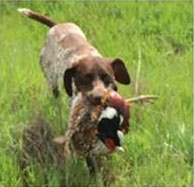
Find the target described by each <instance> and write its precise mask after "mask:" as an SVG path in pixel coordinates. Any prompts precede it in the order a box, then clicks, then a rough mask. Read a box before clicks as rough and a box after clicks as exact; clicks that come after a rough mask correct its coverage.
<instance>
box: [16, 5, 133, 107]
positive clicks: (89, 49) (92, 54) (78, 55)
mask: <svg viewBox="0 0 194 187" xmlns="http://www.w3.org/2000/svg"><path fill="white" fill-rule="evenodd" d="M18 11H19V12H20V13H22V14H23V15H25V16H27V17H29V18H31V19H34V20H36V21H39V22H41V23H43V24H45V25H47V26H48V27H50V30H49V32H48V34H47V39H46V42H45V44H44V47H43V49H42V52H41V56H40V65H41V67H42V70H43V72H44V75H45V77H46V80H47V82H48V86H49V88H51V89H52V91H53V94H54V96H55V97H58V96H59V93H60V82H63V84H64V87H65V90H66V93H67V95H68V96H69V98H70V105H71V103H72V100H73V99H72V98H75V97H76V95H77V93H79V92H81V93H82V94H83V95H84V96H85V97H86V98H87V101H88V102H89V103H90V104H93V105H96V104H100V103H101V101H102V97H103V95H104V94H105V92H106V90H107V88H111V89H113V90H117V85H116V81H118V82H119V83H121V84H125V85H128V84H130V81H131V80H130V76H129V73H128V71H127V68H126V67H125V64H124V62H123V61H122V60H121V59H119V58H116V59H111V58H105V57H103V56H102V55H101V54H100V53H99V52H98V50H97V49H96V48H95V47H93V46H92V45H91V44H90V43H89V42H88V41H87V39H86V36H85V35H84V33H83V31H82V30H81V29H80V28H79V27H78V26H77V25H76V24H74V23H64V24H59V23H57V22H55V21H53V20H51V19H50V18H48V17H46V16H43V15H40V14H39V13H36V12H34V11H32V10H30V9H26V8H21V9H18ZM115 80H116V81H115Z"/></svg>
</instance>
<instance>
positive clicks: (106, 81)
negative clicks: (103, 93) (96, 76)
mask: <svg viewBox="0 0 194 187" xmlns="http://www.w3.org/2000/svg"><path fill="white" fill-rule="evenodd" d="M100 78H101V80H102V81H103V82H104V84H105V85H106V86H109V84H110V83H111V79H110V77H109V76H108V75H107V74H101V75H100Z"/></svg>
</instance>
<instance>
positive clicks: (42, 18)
mask: <svg viewBox="0 0 194 187" xmlns="http://www.w3.org/2000/svg"><path fill="white" fill-rule="evenodd" d="M18 12H20V13H21V14H23V15H25V16H27V17H29V18H31V19H34V20H36V21H39V22H41V23H43V24H45V25H47V26H48V27H53V26H54V25H56V24H58V23H57V22H55V21H53V20H51V19H50V18H48V17H46V16H43V15H41V14H39V13H37V12H34V11H32V10H30V9H27V8H18Z"/></svg>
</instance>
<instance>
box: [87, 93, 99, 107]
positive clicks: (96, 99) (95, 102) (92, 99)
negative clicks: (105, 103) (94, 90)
mask: <svg viewBox="0 0 194 187" xmlns="http://www.w3.org/2000/svg"><path fill="white" fill-rule="evenodd" d="M101 100H102V99H101V97H100V96H93V95H90V96H89V97H88V101H89V102H90V103H91V104H93V105H99V104H101Z"/></svg>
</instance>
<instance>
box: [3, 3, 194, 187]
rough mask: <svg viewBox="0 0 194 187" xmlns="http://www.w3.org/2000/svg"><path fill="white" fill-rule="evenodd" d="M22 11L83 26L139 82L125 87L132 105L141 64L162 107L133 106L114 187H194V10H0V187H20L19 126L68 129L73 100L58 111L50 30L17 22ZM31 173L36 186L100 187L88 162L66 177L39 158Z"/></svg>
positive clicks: (142, 6) (74, 163) (68, 168)
mask: <svg viewBox="0 0 194 187" xmlns="http://www.w3.org/2000/svg"><path fill="white" fill-rule="evenodd" d="M19 7H27V8H31V9H33V10H36V11H38V12H40V13H43V14H46V15H49V16H50V17H52V18H53V19H54V20H57V21H59V22H66V21H68V22H70V21H71V22H75V23H76V24H78V25H79V26H80V27H81V28H82V29H83V31H84V32H85V33H86V35H87V38H88V39H89V41H90V42H91V43H92V44H93V45H94V46H96V47H97V48H98V49H99V51H100V52H101V53H102V54H103V55H104V56H108V57H120V58H122V59H123V60H124V61H125V63H126V65H127V67H128V69H129V72H130V75H131V78H132V84H131V86H121V85H120V87H119V88H120V93H121V94H122V95H123V96H124V97H126V98H128V97H131V96H133V95H134V82H135V78H136V71H137V64H138V60H140V57H141V72H140V79H139V94H156V95H159V96H160V99H159V100H158V101H157V102H156V103H155V104H154V105H145V106H141V105H136V106H132V107H131V123H130V124H131V130H130V133H129V134H128V135H127V136H126V137H125V141H124V147H125V149H126V151H125V153H123V154H116V155H113V158H112V160H113V162H112V163H113V164H112V167H113V170H114V172H115V173H117V176H118V180H117V181H116V183H115V186H118V187H121V186H123V187H127V186H143V185H144V186H191V185H192V164H193V157H192V68H193V65H192V31H193V26H192V3H191V2H165V3H164V2H163V3H162V2H157V3H153V2H141V3H140V2H139V3H138V2H137V3H135V2H120V3H119V2H76V3H75V2H17V3H16V2H1V3H0V111H1V112H0V132H1V148H0V149H1V154H0V171H1V172H0V186H3V187H12V186H14V187H17V186H18V187H20V186H22V177H21V176H22V171H21V170H20V167H19V164H18V157H19V150H20V149H21V148H22V137H21V136H22V133H21V128H23V127H24V126H26V124H28V123H29V122H30V121H31V120H32V119H33V118H34V117H35V116H37V115H38V114H42V115H43V116H44V117H45V118H46V119H47V121H48V122H49V123H50V124H52V129H53V132H54V133H55V134H62V133H63V131H64V129H65V126H66V124H67V121H68V108H67V101H66V96H65V93H64V92H63V94H62V97H61V98H60V102H61V104H60V108H59V107H58V106H59V104H56V101H55V100H54V99H53V97H52V94H51V91H50V90H48V88H47V85H46V81H45V79H44V76H43V73H42V71H41V69H40V66H39V63H38V62H39V54H40V50H41V48H42V46H43V44H44V40H45V38H46V33H47V31H48V28H46V27H45V26H43V25H41V24H39V23H37V22H34V21H32V20H30V19H28V18H24V17H22V16H21V15H19V13H18V12H17V10H16V9H17V8H19ZM177 51H178V52H177ZM139 53H140V55H141V56H140V55H139ZM59 110H60V111H61V115H59V114H60V112H59ZM26 171H27V173H28V175H27V177H26V181H27V183H28V185H29V186H50V187H54V186H56V187H57V186H68V187H69V186H72V187H75V186H92V187H95V186H101V184H102V182H101V180H100V179H99V180H97V181H95V180H94V179H91V178H90V177H89V175H88V173H87V169H86V167H85V164H84V162H83V160H82V159H76V158H73V159H72V160H71V161H70V163H69V164H68V165H65V166H64V170H63V171H61V170H59V169H58V168H57V167H56V166H55V165H54V164H52V163H51V162H49V161H48V162H47V164H46V165H45V166H44V168H42V167H41V166H40V165H39V164H38V163H37V162H36V160H34V161H33V160H32V162H31V164H30V165H29V166H28V168H26ZM43 176H44V177H43Z"/></svg>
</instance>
